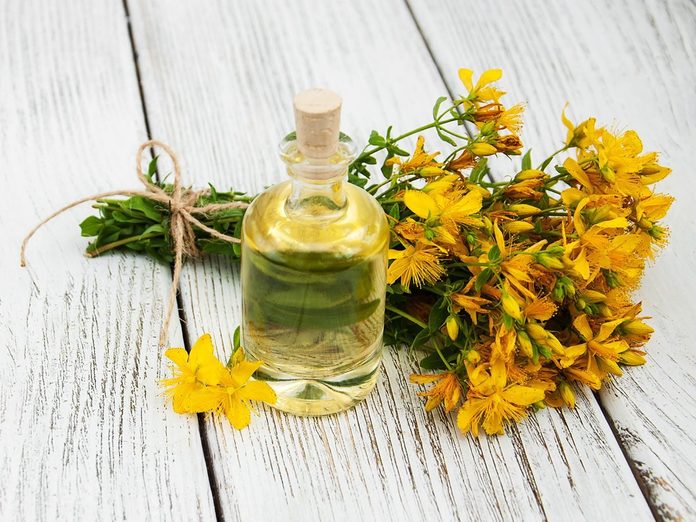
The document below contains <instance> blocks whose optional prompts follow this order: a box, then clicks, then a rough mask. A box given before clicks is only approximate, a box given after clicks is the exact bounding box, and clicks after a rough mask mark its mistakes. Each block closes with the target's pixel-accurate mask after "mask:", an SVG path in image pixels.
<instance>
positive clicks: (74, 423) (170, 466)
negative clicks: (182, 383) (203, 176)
mask: <svg viewBox="0 0 696 522" xmlns="http://www.w3.org/2000/svg"><path fill="white" fill-rule="evenodd" d="M0 11H1V12H2V14H1V15H0V185H1V186H2V187H3V192H2V197H3V203H2V206H0V229H1V230H2V231H3V252H2V254H1V255H0V274H2V278H1V280H0V357H2V364H0V419H1V422H0V469H2V480H1V481H0V520H4V521H14V520H47V521H52V520H125V519H129V520H142V519H148V520H192V519H201V518H204V519H211V518H213V517H214V513H213V504H212V496H211V493H210V488H209V485H208V479H207V476H206V468H205V461H204V458H203V454H202V450H201V440H200V435H199V430H198V424H197V422H196V419H195V418H193V419H189V418H182V417H180V416H178V415H176V414H174V413H173V412H172V411H171V410H170V408H169V407H167V406H165V403H164V400H163V398H162V396H161V391H160V389H159V388H158V385H157V381H158V379H159V378H161V377H162V376H163V374H164V372H163V370H164V361H163V360H162V359H163V357H162V354H161V353H160V350H159V349H158V347H157V336H158V330H159V325H160V324H161V316H162V309H163V300H164V298H165V297H166V292H167V290H168V287H169V281H170V271H169V268H168V267H165V266H160V265H157V264H155V263H152V262H150V261H148V260H146V259H143V258H139V257H135V256H130V255H115V256H108V257H105V258H103V259H96V260H89V261H88V260H87V259H86V258H85V257H84V256H83V255H82V252H83V250H84V248H85V246H86V240H85V239H82V238H80V237H79V228H78V226H77V225H78V223H79V221H81V219H83V218H84V217H85V216H86V215H87V213H88V212H89V208H88V206H85V207H83V208H81V210H76V211H74V212H71V213H69V214H67V215H64V216H62V217H60V218H59V219H58V220H57V221H55V222H53V223H52V224H50V225H49V226H48V227H47V228H46V229H44V230H42V231H40V232H39V233H38V235H37V236H36V237H35V239H34V241H33V243H32V244H31V245H30V248H29V252H28V254H29V267H28V268H27V269H26V270H22V269H20V268H19V259H18V256H19V244H20V241H21V238H22V236H23V235H24V234H25V233H26V232H27V230H28V228H29V227H30V226H32V225H33V224H34V223H36V222H38V221H39V220H40V219H42V218H44V217H45V216H46V215H48V214H49V213H50V212H52V211H53V210H54V209H56V208H57V207H59V206H62V205H63V204H65V203H66V202H68V201H71V200H73V199H76V198H78V197H81V196H83V195H86V194H89V193H94V192H99V191H103V190H109V189H113V188H115V187H122V188H127V187H129V186H134V182H135V181H136V180H135V172H134V162H133V159H132V158H133V155H134V154H135V150H136V148H137V146H138V144H139V143H140V142H141V141H142V140H143V139H145V137H146V136H145V130H144V124H143V114H142V109H141V106H140V99H139V94H138V84H137V81H136V77H135V70H134V67H133V58H132V54H131V48H130V44H129V37H128V31H127V24H126V18H125V16H124V10H123V5H122V4H121V2H120V1H117V0H112V1H104V2H92V1H90V0H79V1H78V0H76V1H74V2H60V3H57V2H48V3H47V2H41V1H35V0H21V1H19V0H18V1H9V2H3V5H2V8H0ZM175 324H176V323H175ZM171 334H172V338H173V339H174V340H175V341H177V342H179V343H180V342H181V329H180V326H179V325H178V324H176V327H175V328H173V329H172V332H171Z"/></svg>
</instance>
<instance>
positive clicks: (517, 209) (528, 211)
mask: <svg viewBox="0 0 696 522" xmlns="http://www.w3.org/2000/svg"><path fill="white" fill-rule="evenodd" d="M508 209H509V210H511V211H512V212H514V213H515V214H517V215H518V216H534V215H535V214H538V213H539V212H541V209H539V208H537V207H535V206H533V205H527V204H525V203H515V204H513V205H510V206H509V207H508Z"/></svg>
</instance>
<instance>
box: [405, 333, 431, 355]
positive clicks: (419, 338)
mask: <svg viewBox="0 0 696 522" xmlns="http://www.w3.org/2000/svg"><path fill="white" fill-rule="evenodd" d="M429 337H430V332H429V331H428V330H427V329H426V328H424V329H422V330H421V331H420V332H418V333H417V334H416V336H415V337H414V338H413V340H412V341H411V347H410V349H411V350H413V349H415V348H418V347H419V346H422V345H423V344H425V342H426V341H427V340H428V338H429Z"/></svg>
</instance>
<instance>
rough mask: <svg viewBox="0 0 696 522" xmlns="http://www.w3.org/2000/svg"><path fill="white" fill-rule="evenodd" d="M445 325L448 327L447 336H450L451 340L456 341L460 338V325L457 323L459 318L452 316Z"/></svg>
mask: <svg viewBox="0 0 696 522" xmlns="http://www.w3.org/2000/svg"><path fill="white" fill-rule="evenodd" d="M445 325H446V326H447V335H449V338H450V339H452V340H453V341H456V340H457V337H458V336H459V323H458V322H457V318H456V317H455V316H453V315H450V316H449V317H448V318H447V322H446V323H445Z"/></svg>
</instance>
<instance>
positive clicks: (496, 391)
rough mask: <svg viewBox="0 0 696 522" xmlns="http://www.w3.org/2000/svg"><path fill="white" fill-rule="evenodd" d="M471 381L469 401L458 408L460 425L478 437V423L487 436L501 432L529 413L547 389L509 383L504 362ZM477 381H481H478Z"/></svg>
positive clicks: (480, 373)
mask: <svg viewBox="0 0 696 522" xmlns="http://www.w3.org/2000/svg"><path fill="white" fill-rule="evenodd" d="M478 373H479V375H483V378H480V377H477V378H475V379H472V380H471V387H470V388H469V393H468V395H467V399H466V401H464V404H463V405H462V407H461V408H460V409H459V413H458V415H457V425H458V426H459V429H461V430H462V432H464V433H466V432H468V431H471V433H472V434H473V435H474V436H478V433H479V426H483V429H484V430H485V431H486V433H487V434H488V435H494V434H502V433H503V426H504V424H505V423H507V422H510V421H515V422H517V421H519V420H521V419H522V418H523V417H525V416H526V415H527V411H528V409H529V406H530V405H532V404H534V403H535V402H539V401H541V400H543V399H544V390H543V389H539V388H534V387H530V386H522V385H519V384H507V376H506V373H505V369H504V367H503V365H502V363H495V364H493V365H492V366H491V368H490V375H486V374H485V373H484V372H478ZM475 381H478V382H475Z"/></svg>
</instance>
